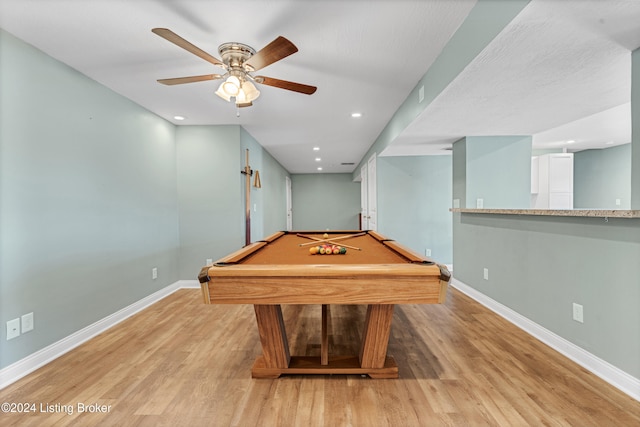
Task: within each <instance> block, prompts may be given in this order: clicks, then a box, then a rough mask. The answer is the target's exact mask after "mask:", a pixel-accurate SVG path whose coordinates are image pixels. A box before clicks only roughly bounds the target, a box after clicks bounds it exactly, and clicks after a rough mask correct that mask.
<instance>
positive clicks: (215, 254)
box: [176, 125, 244, 279]
mask: <svg viewBox="0 0 640 427" xmlns="http://www.w3.org/2000/svg"><path fill="white" fill-rule="evenodd" d="M176 141H177V151H178V155H177V164H178V201H179V214H180V215H179V226H178V229H179V233H180V234H179V235H180V278H181V279H195V278H197V277H198V273H199V271H200V269H201V268H202V267H203V266H204V265H205V262H206V260H207V259H208V258H210V259H213V260H216V259H218V258H221V257H222V256H224V255H226V254H227V253H228V252H230V251H231V250H233V249H237V248H240V247H242V246H243V245H244V220H243V217H244V197H243V193H242V191H243V190H242V188H243V182H244V181H243V179H242V178H243V175H241V174H240V170H241V167H240V165H241V164H242V163H243V162H244V156H243V153H242V151H241V148H240V126H237V125H229V126H179V127H178V128H177V130H176Z"/></svg>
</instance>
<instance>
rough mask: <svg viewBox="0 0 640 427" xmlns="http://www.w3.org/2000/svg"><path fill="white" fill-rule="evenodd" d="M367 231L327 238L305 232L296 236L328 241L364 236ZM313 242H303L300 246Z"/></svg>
mask: <svg viewBox="0 0 640 427" xmlns="http://www.w3.org/2000/svg"><path fill="white" fill-rule="evenodd" d="M365 234H367V233H358V234H349V235H346V236H339V237H327V238H326V239H325V238H324V237H323V238H322V239H321V238H319V237H313V236H307V235H305V234H300V233H298V234H296V236H298V237H304V238H305V239H312V240H317V241H326V242H328V241H329V240H343V239H350V238H352V237H359V236H364V235H365ZM312 244H313V242H310V243H301V244H300V246H306V245H312Z"/></svg>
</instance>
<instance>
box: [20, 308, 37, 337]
mask: <svg viewBox="0 0 640 427" xmlns="http://www.w3.org/2000/svg"><path fill="white" fill-rule="evenodd" d="M33 328H34V325H33V312H31V313H27V314H23V315H22V333H23V334H24V333H25V332H29V331H33Z"/></svg>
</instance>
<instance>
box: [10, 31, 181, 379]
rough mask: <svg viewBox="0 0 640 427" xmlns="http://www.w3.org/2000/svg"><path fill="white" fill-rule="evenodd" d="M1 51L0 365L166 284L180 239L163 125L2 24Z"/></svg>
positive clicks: (168, 136)
mask: <svg viewBox="0 0 640 427" xmlns="http://www.w3.org/2000/svg"><path fill="white" fill-rule="evenodd" d="M0 52H1V54H2V60H1V61H0V93H1V94H2V96H0V253H1V256H0V324H1V325H2V326H3V327H2V328H0V331H1V332H0V368H3V367H6V366H7V365H9V364H11V363H13V362H15V361H17V360H19V359H21V358H23V357H25V356H27V355H29V354H31V353H33V352H35V351H37V350H39V349H41V348H43V347H45V346H47V345H49V344H51V343H53V342H56V341H58V340H60V339H62V338H64V337H67V336H68V335H70V334H72V333H74V332H76V331H78V330H79V329H81V328H83V327H85V326H87V325H89V324H91V323H94V322H95V321H97V320H99V319H102V318H104V317H105V316H108V315H111V314H113V313H114V312H116V311H118V310H120V309H121V308H123V307H125V306H127V305H129V304H131V303H133V302H135V301H138V300H140V299H141V298H143V297H145V296H147V295H149V294H151V293H153V292H155V291H157V290H159V289H161V288H163V287H165V286H167V285H169V284H171V283H174V282H175V281H176V280H178V278H179V275H178V256H177V255H178V244H179V242H178V229H177V223H178V208H177V188H176V147H175V144H174V137H175V135H174V132H175V128H174V126H173V125H171V124H170V123H168V122H166V121H165V120H162V119H160V118H158V117H157V116H155V115H153V114H151V113H149V112H148V111H146V110H144V109H142V108H141V107H139V106H137V105H135V104H134V103H132V102H131V101H129V100H127V99H125V98H123V97H121V96H120V95H118V94H116V93H114V92H112V91H110V90H108V89H106V88H105V87H103V86H101V85H99V84H98V83H96V82H95V81H93V80H90V79H88V78H87V77H85V76H83V75H81V74H80V73H78V72H77V71H75V70H73V69H71V68H69V67H67V66H65V65H63V64H61V63H60V62H58V61H56V60H54V59H52V58H50V57H48V56H45V55H43V54H42V53H41V52H39V51H38V50H36V49H34V48H33V47H31V46H28V45H26V44H25V43H23V42H21V41H19V40H18V39H16V38H14V37H13V36H11V35H9V34H8V33H6V32H3V31H0ZM153 267H157V268H158V279H156V280H152V279H151V269H152V268H153ZM30 312H33V313H34V319H35V330H33V331H32V332H29V333H26V334H23V335H21V336H20V337H17V338H15V339H13V340H10V341H6V328H5V327H4V325H5V323H6V321H8V320H10V319H14V318H17V317H20V316H21V315H23V314H26V313H30Z"/></svg>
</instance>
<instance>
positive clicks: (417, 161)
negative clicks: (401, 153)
mask: <svg viewBox="0 0 640 427" xmlns="http://www.w3.org/2000/svg"><path fill="white" fill-rule="evenodd" d="M451 158H452V157H451V156H414V157H378V159H377V161H376V169H377V176H378V180H377V182H378V205H379V206H382V207H384V209H382V212H381V214H380V215H379V216H378V231H380V232H381V233H382V234H384V235H385V236H389V237H390V238H393V239H394V240H396V241H398V242H400V243H402V244H403V245H405V246H408V247H410V248H411V249H413V250H414V251H416V252H417V253H419V254H422V255H425V254H426V252H425V250H426V249H431V257H432V258H433V259H435V260H437V261H438V262H440V263H444V264H451V262H452V261H453V254H452V234H451V233H452V230H451V213H450V212H449V208H450V207H451Z"/></svg>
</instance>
